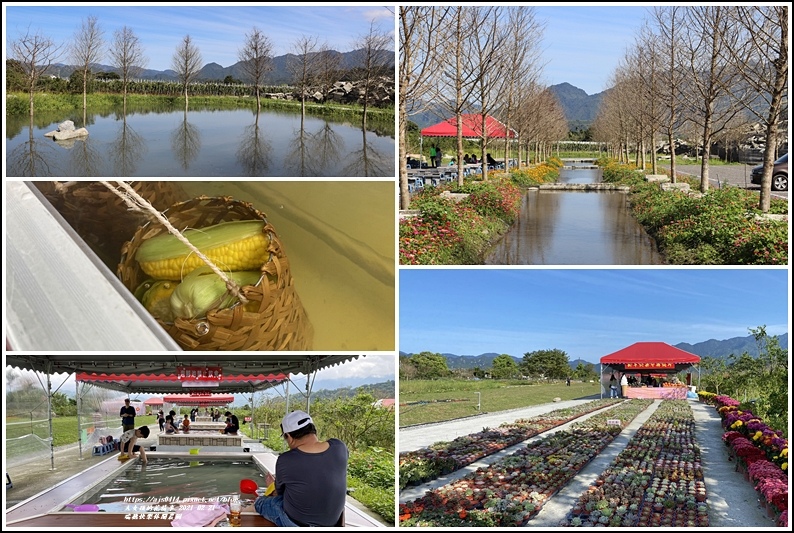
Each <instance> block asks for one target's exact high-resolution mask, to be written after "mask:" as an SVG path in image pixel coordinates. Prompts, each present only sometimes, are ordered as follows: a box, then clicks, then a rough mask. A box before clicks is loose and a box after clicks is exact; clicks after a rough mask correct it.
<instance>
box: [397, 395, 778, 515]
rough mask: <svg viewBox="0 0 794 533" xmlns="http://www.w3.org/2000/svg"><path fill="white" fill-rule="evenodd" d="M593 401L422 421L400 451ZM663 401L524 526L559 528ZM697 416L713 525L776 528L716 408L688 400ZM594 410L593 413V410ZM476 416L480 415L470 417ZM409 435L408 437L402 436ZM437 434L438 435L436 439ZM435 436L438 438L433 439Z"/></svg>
mask: <svg viewBox="0 0 794 533" xmlns="http://www.w3.org/2000/svg"><path fill="white" fill-rule="evenodd" d="M586 401H590V400H572V401H570V402H559V403H554V404H544V405H540V406H535V407H530V408H526V409H516V410H511V411H503V412H500V413H491V414H489V415H482V417H479V416H478V417H472V418H467V419H464V420H459V421H451V422H445V423H442V424H433V425H428V426H419V427H414V428H407V429H401V430H400V451H401V452H402V451H410V450H414V449H418V448H422V447H425V446H428V445H430V444H433V443H434V442H438V441H441V440H447V441H449V440H453V439H454V438H455V437H457V436H461V435H467V434H470V433H476V432H478V431H480V430H481V427H480V425H481V424H482V425H483V426H487V427H496V426H498V425H500V424H502V423H504V422H513V421H515V420H517V419H519V418H528V417H531V416H537V415H540V414H543V413H546V412H549V411H553V410H555V409H559V408H561V407H565V406H566V404H567V405H568V406H570V405H574V404H575V403H576V402H579V403H585V402H586ZM659 403H660V402H659V401H657V402H654V404H653V405H652V406H651V407H650V408H648V409H646V410H645V411H643V412H642V413H640V414H639V416H637V418H635V419H634V420H633V421H632V422H631V423H630V424H628V425H627V426H626V427H625V428H623V431H622V432H621V433H620V434H619V435H618V436H617V438H615V440H614V441H612V443H610V444H609V445H608V446H607V447H606V448H605V449H604V450H603V451H602V452H601V453H600V454H599V455H598V456H596V457H595V458H594V459H593V460H592V461H591V462H590V463H588V465H587V466H585V467H584V468H583V469H582V470H581V471H580V472H579V473H578V474H577V475H576V477H574V478H573V479H572V480H571V481H570V482H569V483H568V484H567V485H566V486H565V487H563V488H562V489H561V490H560V491H559V492H558V493H557V494H555V495H554V496H553V497H552V498H551V499H550V500H549V501H548V502H546V504H545V505H544V506H543V508H542V509H541V511H540V512H539V513H538V515H537V516H536V517H535V518H534V519H533V520H530V521H529V523H528V524H527V526H526V527H556V526H558V525H559V523H560V522H561V521H562V520H563V519H564V518H565V516H566V514H567V513H568V511H570V509H571V508H572V507H573V505H574V503H575V502H576V500H577V499H578V498H579V496H580V495H581V494H582V493H583V492H584V491H585V490H587V488H588V487H589V486H590V485H592V484H593V482H594V481H595V480H596V478H597V477H598V475H599V474H601V473H602V472H603V471H604V470H605V469H606V468H607V466H609V465H610V464H611V463H612V461H613V460H614V459H615V457H616V456H617V455H618V454H619V453H620V452H621V451H622V450H623V449H625V447H626V445H627V444H628V442H629V440H631V438H632V437H633V436H634V434H635V433H636V431H637V430H638V429H639V428H640V426H642V424H644V423H645V421H647V420H648V418H650V416H651V415H652V414H653V412H654V411H656V408H657V407H658V405H659ZM690 406H691V407H692V410H693V414H694V418H695V438H696V439H697V442H698V444H699V445H700V448H701V453H702V466H703V474H704V478H703V480H704V482H705V483H706V491H707V494H708V500H707V501H708V504H709V506H710V508H711V511H710V513H709V518H710V526H711V527H720V528H731V529H735V528H759V527H763V528H766V527H774V525H775V524H774V521H773V520H772V519H771V518H769V517H768V516H767V514H766V511H765V510H764V509H762V508H761V506H760V503H759V500H758V494H757V493H756V491H755V489H754V488H753V486H752V484H750V483H749V482H748V481H745V479H744V477H743V476H742V475H741V474H740V473H739V472H736V471H735V463H733V462H730V461H728V457H729V456H728V449H727V448H726V447H725V445H724V444H723V443H722V434H723V431H722V426H721V423H720V417H719V415H718V414H717V411H716V409H714V407H712V406H710V405H706V404H703V403H700V402H697V401H690ZM593 414H594V413H593ZM593 414H588V415H585V416H584V417H580V418H578V419H576V420H574V421H572V422H569V423H567V424H563V425H562V426H560V427H559V428H555V429H554V430H552V431H551V432H546V433H543V434H541V435H540V436H538V437H533V438H532V439H529V440H528V441H526V442H523V443H521V444H517V445H515V446H511V447H510V448H507V449H505V450H502V451H501V452H499V453H496V454H493V455H490V456H488V457H484V458H483V459H481V460H480V461H477V462H475V463H473V464H471V465H469V466H468V467H466V468H463V469H461V470H458V471H456V472H453V473H451V474H448V475H446V476H444V477H443V478H439V479H436V480H433V481H431V482H428V483H425V484H423V485H420V486H416V487H407V488H406V489H404V490H402V491H401V492H400V497H399V501H400V502H401V503H404V502H408V501H412V500H415V499H416V498H419V497H421V496H422V495H423V494H424V493H425V492H426V491H428V490H432V489H435V488H438V487H441V486H443V485H445V484H447V483H450V482H452V481H454V480H456V479H459V478H461V477H464V476H465V475H467V474H468V473H470V472H473V471H475V470H476V469H477V468H480V467H483V466H487V465H489V464H491V463H493V462H496V461H498V460H499V459H501V458H502V457H505V456H507V455H509V454H511V453H513V452H515V451H516V450H518V449H519V448H521V447H522V446H526V444H527V443H529V442H532V441H534V440H537V439H541V438H544V437H545V436H547V435H549V434H551V433H553V432H555V431H560V430H563V429H567V428H568V427H569V426H570V425H571V424H573V423H575V422H577V421H580V420H584V419H586V418H588V417H590V416H593ZM472 419H477V421H476V422H472ZM404 434H405V436H404ZM437 437H438V438H437ZM433 439H434V440H433Z"/></svg>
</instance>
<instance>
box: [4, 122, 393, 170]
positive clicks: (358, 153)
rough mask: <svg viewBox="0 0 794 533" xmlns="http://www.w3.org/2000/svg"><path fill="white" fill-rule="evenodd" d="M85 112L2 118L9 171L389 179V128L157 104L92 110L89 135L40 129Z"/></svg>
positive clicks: (391, 136) (386, 126)
mask: <svg viewBox="0 0 794 533" xmlns="http://www.w3.org/2000/svg"><path fill="white" fill-rule="evenodd" d="M66 119H70V120H73V121H74V122H75V125H76V126H77V127H79V124H82V123H83V120H82V117H80V118H79V119H78V118H77V117H67V116H64V115H63V114H59V115H53V114H47V113H38V114H37V116H36V117H34V119H32V120H31V119H29V118H28V117H24V118H20V117H8V118H7V121H6V154H7V155H6V174H7V175H8V176H11V177H50V176H52V177H100V176H103V177H138V176H148V177H165V176H169V177H171V176H174V177H180V176H182V177H191V176H195V177H204V176H251V177H254V176H301V177H303V176H306V177H314V176H335V177H340V176H351V177H359V176H363V177H388V176H393V175H394V168H395V167H394V125H393V124H386V125H378V124H376V123H374V124H373V125H371V126H370V129H369V130H364V129H362V128H361V127H360V125H357V124H354V123H352V122H350V121H345V120H340V119H328V118H317V117H311V116H306V117H304V118H303V119H301V116H300V114H299V113H285V112H276V111H262V112H261V113H259V114H256V113H254V112H252V111H251V110H241V109H235V110H225V109H224V110H212V109H200V110H192V109H191V110H190V111H188V112H185V111H184V109H182V110H171V109H165V110H163V109H158V110H156V111H153V110H146V111H141V112H137V111H136V112H130V113H127V114H126V115H125V114H123V113H121V112H108V113H105V114H92V115H89V116H88V118H87V123H86V128H87V129H88V131H89V135H88V136H87V137H83V138H78V139H72V140H69V141H53V140H51V139H50V138H47V137H44V134H45V133H47V132H50V131H53V130H55V129H56V128H57V126H58V124H59V123H60V122H63V121H64V120H66Z"/></svg>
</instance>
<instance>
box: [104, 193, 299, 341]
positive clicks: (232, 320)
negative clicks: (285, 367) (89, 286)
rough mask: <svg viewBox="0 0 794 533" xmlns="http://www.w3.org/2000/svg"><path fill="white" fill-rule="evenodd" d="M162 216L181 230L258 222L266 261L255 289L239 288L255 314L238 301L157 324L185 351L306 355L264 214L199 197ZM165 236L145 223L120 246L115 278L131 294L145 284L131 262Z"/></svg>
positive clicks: (292, 293)
mask: <svg viewBox="0 0 794 533" xmlns="http://www.w3.org/2000/svg"><path fill="white" fill-rule="evenodd" d="M163 214H164V215H165V216H166V217H167V218H168V221H169V222H170V223H171V224H172V225H173V226H174V227H175V228H177V229H178V230H180V231H182V230H184V229H186V228H196V229H199V228H204V227H208V226H214V225H216V224H220V223H221V222H231V221H236V220H262V221H264V222H265V226H264V228H263V230H262V231H263V232H266V233H268V234H269V236H270V246H269V248H268V252H269V258H268V260H267V261H266V262H265V263H264V264H263V265H262V266H261V268H260V270H261V272H262V274H263V275H262V277H261V278H260V280H259V282H258V283H257V284H256V285H246V286H243V287H241V293H242V294H243V296H244V297H245V298H246V299H248V300H249V301H251V302H253V305H255V307H256V310H255V311H252V310H250V309H251V305H247V306H245V307H244V306H243V305H242V303H241V302H239V301H238V302H237V303H236V304H234V305H233V306H232V307H229V308H225V309H213V310H210V311H209V312H207V315H206V316H205V317H200V318H194V319H187V318H176V319H175V320H174V322H173V323H170V322H163V321H162V320H160V319H156V320H157V322H158V323H159V324H160V325H161V326H162V327H163V328H164V329H165V330H166V331H167V332H168V334H169V335H170V336H171V337H172V338H173V339H174V340H175V341H176V342H177V343H178V344H179V346H181V347H182V348H183V349H185V350H265V351H271V350H273V351H276V350H289V351H300V350H311V346H312V341H313V337H314V330H313V327H312V325H311V323H310V321H309V318H308V315H307V313H306V311H305V309H304V308H303V305H302V304H301V301H300V298H299V297H298V293H297V291H296V290H295V285H294V280H293V278H292V274H291V272H290V267H289V260H288V259H287V255H286V253H285V252H284V248H283V246H282V244H281V240H280V239H279V238H278V235H277V234H276V230H275V228H273V226H272V225H271V224H270V223H269V222H268V221H267V217H266V215H265V214H264V213H262V212H261V211H258V210H257V209H255V208H254V207H253V206H252V205H251V204H249V203H247V202H241V201H238V200H234V199H233V198H231V197H226V196H224V197H207V196H200V197H198V198H194V199H191V200H188V201H186V202H180V203H177V204H174V205H172V206H171V207H170V208H168V209H167V210H166V211H165V212H164V213H163ZM167 232H168V229H166V227H165V226H164V225H163V224H161V223H160V222H158V221H153V222H149V223H147V224H145V225H143V226H141V227H139V228H138V229H137V231H136V232H135V234H134V235H133V237H132V239H131V240H129V241H128V242H126V243H125V244H124V245H123V247H122V249H121V262H120V264H119V266H118V271H117V273H118V277H119V279H121V281H122V283H123V284H124V286H125V287H127V289H129V290H130V291H135V289H136V287H138V286H139V285H140V284H141V283H143V282H144V281H146V280H147V279H148V276H147V275H146V274H145V273H144V272H143V270H142V269H141V267H140V265H139V264H138V261H137V260H136V259H135V254H136V252H137V251H138V248H139V247H140V246H141V244H142V243H143V242H144V241H146V240H148V239H151V238H153V237H156V236H158V235H161V234H163V233H167ZM246 309H249V310H246Z"/></svg>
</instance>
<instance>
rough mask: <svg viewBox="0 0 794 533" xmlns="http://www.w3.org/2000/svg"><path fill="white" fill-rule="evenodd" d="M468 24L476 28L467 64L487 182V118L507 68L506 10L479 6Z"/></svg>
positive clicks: (502, 86) (502, 85) (491, 113)
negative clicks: (472, 86)
mask: <svg viewBox="0 0 794 533" xmlns="http://www.w3.org/2000/svg"><path fill="white" fill-rule="evenodd" d="M470 14H471V18H470V19H469V21H468V24H469V25H470V26H471V27H472V28H476V30H477V31H476V32H474V33H473V34H472V36H471V39H470V56H469V57H470V62H469V67H470V68H471V69H472V72H473V75H474V79H475V83H474V87H475V94H474V103H476V105H477V113H478V114H479V115H480V118H481V120H480V147H481V148H480V151H481V153H482V176H483V180H487V179H488V162H487V160H486V156H487V154H488V137H489V132H488V118H489V117H491V116H492V115H493V113H494V111H495V110H496V108H497V106H498V105H499V102H500V98H501V93H502V91H503V89H504V86H505V85H504V84H505V80H506V79H507V76H506V72H507V70H508V69H509V68H510V66H509V65H508V62H507V61H506V57H505V55H503V54H502V53H501V51H502V46H503V45H504V43H505V42H506V41H507V32H506V31H504V14H505V9H504V8H502V7H501V6H478V7H477V8H475V9H473V10H472V11H470Z"/></svg>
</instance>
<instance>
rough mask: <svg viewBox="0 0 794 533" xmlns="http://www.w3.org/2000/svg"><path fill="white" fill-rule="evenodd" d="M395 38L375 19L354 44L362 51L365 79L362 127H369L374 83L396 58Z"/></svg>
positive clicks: (361, 62)
mask: <svg viewBox="0 0 794 533" xmlns="http://www.w3.org/2000/svg"><path fill="white" fill-rule="evenodd" d="M393 43H394V39H393V38H392V37H391V35H389V34H388V33H386V32H385V31H383V30H381V29H379V28H377V27H376V26H375V21H374V20H373V21H371V22H370V24H369V31H368V32H367V34H366V35H364V36H362V37H360V38H359V39H358V41H356V43H355V44H354V47H355V49H357V50H359V51H360V53H361V60H360V66H361V68H362V71H363V72H362V74H363V76H364V79H363V80H362V84H363V89H364V100H363V105H364V110H363V113H362V117H361V127H362V128H366V127H367V106H368V105H369V99H370V95H371V94H372V92H373V89H374V87H373V85H374V83H375V80H376V79H377V76H378V74H381V73H382V72H383V71H384V69H385V68H386V66H387V65H388V63H389V62H390V60H393V58H394V51H393V50H392V48H393Z"/></svg>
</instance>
